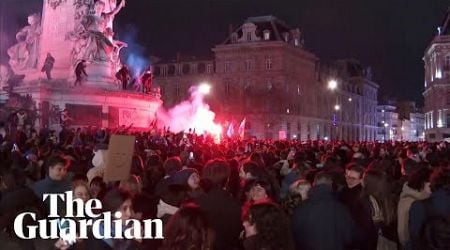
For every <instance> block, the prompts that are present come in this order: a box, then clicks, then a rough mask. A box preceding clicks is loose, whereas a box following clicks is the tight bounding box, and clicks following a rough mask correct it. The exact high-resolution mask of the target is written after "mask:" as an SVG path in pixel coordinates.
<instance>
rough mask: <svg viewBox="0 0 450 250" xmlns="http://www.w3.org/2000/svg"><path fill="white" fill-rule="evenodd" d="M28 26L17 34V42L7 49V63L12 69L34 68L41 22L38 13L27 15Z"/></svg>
mask: <svg viewBox="0 0 450 250" xmlns="http://www.w3.org/2000/svg"><path fill="white" fill-rule="evenodd" d="M28 24H29V25H28V26H26V27H24V28H22V29H21V30H20V31H19V32H18V33H17V34H16V39H17V44H15V45H13V46H12V47H11V48H9V49H8V51H7V52H8V55H9V58H10V59H9V65H10V66H11V68H12V69H13V70H14V71H22V70H26V69H34V68H36V66H37V59H38V49H39V38H40V35H41V23H40V17H39V15H38V14H33V15H30V16H28Z"/></svg>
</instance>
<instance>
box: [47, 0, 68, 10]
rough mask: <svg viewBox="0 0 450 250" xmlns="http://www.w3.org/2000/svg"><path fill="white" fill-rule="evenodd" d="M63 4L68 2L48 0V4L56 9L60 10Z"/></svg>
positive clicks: (65, 0)
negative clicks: (59, 7)
mask: <svg viewBox="0 0 450 250" xmlns="http://www.w3.org/2000/svg"><path fill="white" fill-rule="evenodd" d="M63 2H67V0H47V3H48V4H49V5H50V6H51V7H52V8H53V9H54V10H56V8H58V6H59V5H61V4H62V3H63Z"/></svg>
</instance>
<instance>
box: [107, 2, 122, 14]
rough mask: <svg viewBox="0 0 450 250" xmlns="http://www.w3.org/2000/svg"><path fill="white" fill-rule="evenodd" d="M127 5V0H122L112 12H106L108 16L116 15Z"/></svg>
mask: <svg viewBox="0 0 450 250" xmlns="http://www.w3.org/2000/svg"><path fill="white" fill-rule="evenodd" d="M123 7H125V0H122V1H121V2H120V4H119V5H117V6H116V8H115V9H113V10H112V11H111V12H109V13H106V15H107V16H115V15H116V14H117V13H119V11H120V10H121V9H122V8H123Z"/></svg>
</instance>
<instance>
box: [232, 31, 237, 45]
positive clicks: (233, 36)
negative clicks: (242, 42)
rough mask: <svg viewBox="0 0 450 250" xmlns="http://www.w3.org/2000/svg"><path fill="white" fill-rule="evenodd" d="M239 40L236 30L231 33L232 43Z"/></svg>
mask: <svg viewBox="0 0 450 250" xmlns="http://www.w3.org/2000/svg"><path fill="white" fill-rule="evenodd" d="M237 41H238V34H237V33H236V32H234V33H233V34H231V43H237Z"/></svg>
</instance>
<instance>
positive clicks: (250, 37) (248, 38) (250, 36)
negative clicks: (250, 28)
mask: <svg viewBox="0 0 450 250" xmlns="http://www.w3.org/2000/svg"><path fill="white" fill-rule="evenodd" d="M247 41H248V42H251V41H252V32H247Z"/></svg>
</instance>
